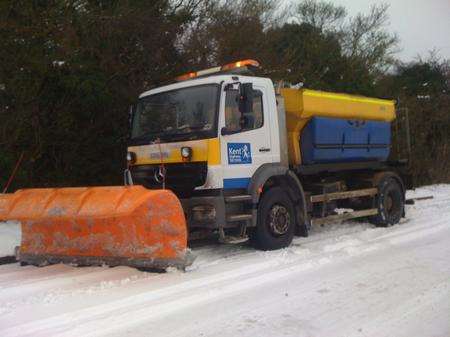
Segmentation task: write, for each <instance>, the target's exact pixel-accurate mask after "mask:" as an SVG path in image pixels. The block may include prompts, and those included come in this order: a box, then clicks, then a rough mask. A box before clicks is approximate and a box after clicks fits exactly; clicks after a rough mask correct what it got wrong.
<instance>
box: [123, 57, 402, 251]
mask: <svg viewBox="0 0 450 337" xmlns="http://www.w3.org/2000/svg"><path fill="white" fill-rule="evenodd" d="M258 66H259V64H258V62H257V61H254V60H244V61H240V62H236V63H232V64H228V65H225V66H223V67H218V68H213V69H207V70H204V71H199V72H195V73H189V74H186V75H183V76H180V77H179V78H178V82H177V83H175V84H171V85H168V86H164V87H160V88H157V89H153V90H150V91H147V92H145V93H143V94H142V95H141V96H140V98H139V101H138V103H137V104H136V106H135V107H134V108H133V110H132V115H131V137H130V140H129V147H128V154H127V159H128V166H129V174H127V177H128V178H129V182H130V183H131V182H133V183H134V184H138V185H143V186H145V187H147V188H150V189H161V188H168V189H170V190H172V191H173V192H174V193H175V194H176V195H177V196H178V198H179V199H180V201H181V203H182V205H183V210H184V213H185V216H186V220H187V225H188V228H189V232H190V235H191V237H196V236H201V234H202V233H208V232H211V231H216V232H217V233H219V235H220V240H221V241H223V242H240V241H243V240H247V239H248V238H249V239H250V240H251V242H252V243H253V244H254V245H255V247H257V248H260V249H264V250H268V249H279V248H283V247H286V246H288V245H289V244H290V243H291V241H292V239H293V237H294V235H295V234H297V235H302V236H307V235H308V231H309V229H310V227H311V225H313V224H323V223H326V222H330V221H337V220H342V219H350V218H360V217H365V218H368V219H369V221H371V222H373V223H375V224H376V225H378V226H389V225H393V224H396V223H397V222H399V220H400V218H401V217H402V216H404V203H405V186H404V183H403V179H402V175H403V174H402V173H401V170H399V165H397V166H396V165H395V164H394V163H389V162H388V157H389V153H390V146H391V122H392V121H393V120H394V119H395V117H396V115H395V102H393V101H389V100H381V99H376V98H367V97H359V96H351V95H344V94H337V93H329V92H320V91H314V90H307V89H292V88H284V87H283V85H274V83H273V82H272V81H271V80H270V79H269V78H261V77H256V76H247V74H248V72H249V71H251V69H252V68H254V67H258ZM337 210H338V211H337Z"/></svg>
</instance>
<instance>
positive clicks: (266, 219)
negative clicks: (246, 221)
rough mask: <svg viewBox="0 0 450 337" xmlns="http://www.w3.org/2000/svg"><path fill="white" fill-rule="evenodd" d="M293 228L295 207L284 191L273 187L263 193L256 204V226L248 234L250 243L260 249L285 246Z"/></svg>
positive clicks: (289, 240) (291, 235)
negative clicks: (249, 234) (257, 204)
mask: <svg viewBox="0 0 450 337" xmlns="http://www.w3.org/2000/svg"><path fill="white" fill-rule="evenodd" d="M295 228H296V216H295V207H294V204H293V202H292V201H291V199H290V198H289V196H288V195H287V193H286V191H284V190H283V189H282V188H280V187H273V188H271V189H270V190H268V191H267V192H266V193H264V194H263V196H262V197H261V201H260V203H259V206H258V223H257V227H256V228H255V229H254V231H253V232H252V233H251V236H250V239H251V242H252V244H253V245H254V246H255V247H256V248H258V249H261V250H275V249H280V248H284V247H287V246H289V245H290V244H291V242H292V239H293V238H294V234H295Z"/></svg>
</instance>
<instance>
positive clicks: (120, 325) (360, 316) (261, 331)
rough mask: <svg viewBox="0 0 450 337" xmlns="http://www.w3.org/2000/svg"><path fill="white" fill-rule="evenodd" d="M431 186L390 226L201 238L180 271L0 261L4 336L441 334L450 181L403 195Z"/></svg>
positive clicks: (448, 268)
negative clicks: (261, 237)
mask: <svg viewBox="0 0 450 337" xmlns="http://www.w3.org/2000/svg"><path fill="white" fill-rule="evenodd" d="M426 195H433V196H434V199H432V200H424V201H420V202H417V203H416V205H414V206H408V208H407V218H406V219H404V220H402V222H401V224H399V225H397V226H394V227H392V228H375V227H373V226H372V225H370V224H366V223H358V222H348V223H343V224H335V225H330V226H324V227H317V228H314V229H313V232H312V233H311V236H310V237H309V238H297V239H295V241H294V243H293V245H292V246H291V247H289V248H287V249H284V250H280V251H275V252H260V251H255V250H253V249H251V248H249V247H247V246H245V245H241V246H220V245H209V246H203V247H200V248H196V249H194V253H195V254H196V255H197V256H198V258H197V260H196V261H195V263H194V264H193V266H192V267H190V269H189V270H188V272H186V273H183V272H179V271H169V272H168V273H166V274H152V273H145V272H140V271H137V270H135V269H131V268H126V267H118V268H94V267H87V268H75V267H71V266H64V265H54V266H49V267H45V268H36V267H32V266H27V267H20V266H19V265H17V264H10V265H4V266H0V336H3V337H6V336H53V335H57V336H258V337H262V336H377V337H380V336H395V337H398V336H408V337H412V336H421V337H423V336H427V337H428V336H433V337H438V336H440V337H448V336H450V185H438V186H431V187H426V188H421V189H418V190H416V191H415V192H410V193H409V195H408V196H409V197H412V196H426ZM0 228H2V224H0ZM3 228H9V229H11V226H9V227H6V226H3ZM0 231H2V232H4V231H3V230H2V229H0ZM3 235H4V234H1V232H0V238H2V237H3ZM12 240H15V239H14V235H12ZM3 241H4V240H2V241H1V244H4V242H3ZM11 245H15V244H10V246H11Z"/></svg>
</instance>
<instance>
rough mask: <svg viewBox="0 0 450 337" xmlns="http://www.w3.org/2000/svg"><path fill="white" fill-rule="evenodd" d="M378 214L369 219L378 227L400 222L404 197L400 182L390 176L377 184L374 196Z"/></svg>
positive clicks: (403, 207)
mask: <svg viewBox="0 0 450 337" xmlns="http://www.w3.org/2000/svg"><path fill="white" fill-rule="evenodd" d="M376 207H377V208H378V214H377V215H375V216H373V217H370V218H369V221H370V222H371V223H373V224H375V225H376V226H378V227H389V226H392V225H395V224H397V223H399V222H400V219H401V218H402V216H403V214H404V209H405V198H404V195H403V189H402V187H401V185H400V183H399V182H398V181H397V180H396V179H395V178H392V177H386V178H385V179H383V180H382V181H381V183H380V184H379V185H378V196H377V198H376Z"/></svg>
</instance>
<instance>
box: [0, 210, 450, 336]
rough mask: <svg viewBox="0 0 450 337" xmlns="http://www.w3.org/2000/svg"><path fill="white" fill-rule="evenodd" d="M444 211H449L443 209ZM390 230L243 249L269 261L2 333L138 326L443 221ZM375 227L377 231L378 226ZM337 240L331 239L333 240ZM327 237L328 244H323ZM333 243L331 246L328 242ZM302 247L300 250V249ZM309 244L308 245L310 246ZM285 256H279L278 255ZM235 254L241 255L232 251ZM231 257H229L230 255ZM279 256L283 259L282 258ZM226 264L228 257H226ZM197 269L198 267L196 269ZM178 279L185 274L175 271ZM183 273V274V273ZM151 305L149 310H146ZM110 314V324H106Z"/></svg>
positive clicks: (419, 233) (427, 231)
mask: <svg viewBox="0 0 450 337" xmlns="http://www.w3.org/2000/svg"><path fill="white" fill-rule="evenodd" d="M449 213H450V212H449ZM393 228H395V230H394V231H393V232H389V229H383V230H382V231H380V233H378V234H381V233H384V234H381V235H377V236H376V237H373V238H369V239H367V240H364V238H358V236H357V237H356V238H355V237H352V238H348V236H349V235H348V234H344V235H342V236H341V237H338V238H333V239H332V238H329V237H328V238H325V239H324V240H319V241H312V242H309V243H310V244H311V245H312V246H314V245H317V244H320V243H321V244H322V246H323V244H325V246H323V249H322V251H319V252H316V253H310V252H309V251H308V250H307V249H308V246H309V245H308V242H305V243H304V244H303V246H302V247H303V248H302V251H303V252H304V253H305V254H303V255H302V254H301V253H302V251H300V255H299V256H296V255H295V254H293V256H291V255H290V254H289V251H290V250H292V249H286V252H284V253H286V254H283V252H276V253H274V252H272V253H260V252H256V253H253V254H252V253H247V252H245V253H244V255H246V258H248V259H250V260H254V259H258V255H261V254H263V255H272V257H273V259H272V260H268V261H267V260H264V262H262V263H256V264H254V263H253V264H252V263H251V261H249V262H250V264H248V265H244V266H241V267H239V268H236V269H231V270H227V271H225V272H223V273H219V274H216V275H212V276H207V277H199V278H196V279H194V280H188V281H183V282H181V283H179V284H177V285H175V286H169V287H165V288H162V289H158V290H149V291H148V292H143V293H140V294H139V295H136V296H131V297H128V298H125V299H121V300H118V301H112V302H108V303H105V304H101V305H97V306H94V307H90V308H86V309H82V310H78V311H73V312H69V313H66V314H62V315H59V316H55V317H50V318H47V319H43V320H38V321H35V322H31V323H26V324H22V325H19V326H16V327H12V328H10V329H6V330H5V331H3V333H2V335H3V336H17V335H24V336H26V335H30V336H31V335H32V336H46V335H49V334H54V333H57V334H58V335H64V336H65V335H67V336H76V335H78V336H79V335H96V333H95V332H93V329H94V327H95V326H96V325H98V324H100V325H101V326H103V327H105V326H108V328H106V327H105V328H103V329H102V330H101V331H98V334H99V335H103V334H108V333H109V332H113V331H114V330H116V329H119V328H123V327H124V326H127V325H138V324H139V323H141V322H142V321H149V320H153V319H157V318H158V317H161V316H164V315H168V314H170V313H172V312H174V311H179V310H183V309H186V308H188V307H190V306H195V305H199V304H201V303H203V302H210V301H214V300H217V299H219V298H220V297H221V296H229V295H231V294H233V293H235V292H240V291H244V290H245V289H249V288H251V287H253V286H255V285H258V284H260V283H261V282H275V281H276V280H279V279H281V278H283V277H286V275H289V274H290V273H292V272H293V271H303V270H308V269H311V268H316V267H320V266H322V265H324V264H328V263H331V262H337V261H338V260H339V259H346V258H352V257H355V256H359V255H362V254H366V253H370V252H372V251H375V250H380V249H385V248H386V246H389V245H395V244H401V243H403V242H407V241H413V240H417V239H420V238H421V237H423V236H426V235H433V234H436V233H437V232H439V231H441V230H445V229H448V220H447V219H443V220H441V221H438V222H436V223H434V225H433V226H432V227H430V226H426V225H423V226H419V227H418V228H414V229H411V228H408V227H407V225H406V224H405V225H404V226H398V227H393ZM376 231H379V230H378V229H377V230H376ZM339 238H340V240H337V239H339ZM327 241H331V242H329V243H328V242H327ZM333 245H334V246H333ZM305 248H306V249H305ZM310 248H313V247H310ZM283 255H285V256H283ZM234 257H235V258H238V257H241V258H242V256H239V255H235V256H234ZM231 260H233V258H232V259H231ZM283 260H284V261H283ZM230 262H231V263H232V262H233V261H230ZM199 272H201V270H199ZM179 276H181V277H182V278H186V276H189V273H187V274H180V275H179ZM183 276H184V277H183ZM201 289H208V290H207V293H206V294H203V295H202V296H199V290H201ZM149 308H151V309H149ZM111 317H114V323H113V324H111V322H110V321H111Z"/></svg>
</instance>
